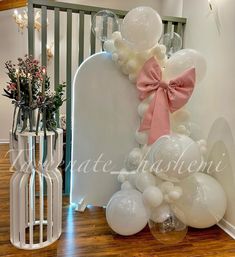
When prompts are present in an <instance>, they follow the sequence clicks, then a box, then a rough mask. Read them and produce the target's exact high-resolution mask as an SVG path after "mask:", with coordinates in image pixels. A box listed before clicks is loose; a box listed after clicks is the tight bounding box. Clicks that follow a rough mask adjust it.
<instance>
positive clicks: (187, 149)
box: [148, 134, 202, 182]
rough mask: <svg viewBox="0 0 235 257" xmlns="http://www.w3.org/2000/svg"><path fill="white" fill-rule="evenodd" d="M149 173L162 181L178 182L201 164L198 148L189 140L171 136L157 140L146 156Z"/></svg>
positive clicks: (182, 136)
mask: <svg viewBox="0 0 235 257" xmlns="http://www.w3.org/2000/svg"><path fill="white" fill-rule="evenodd" d="M148 160H149V162H150V165H151V171H153V172H154V174H155V175H157V176H159V177H160V178H162V179H164V180H168V181H171V182H179V181H180V180H182V179H184V178H186V177H188V176H189V175H191V174H193V173H194V172H197V171H199V169H200V166H201V164H202V156H201V152H200V148H199V146H198V144H197V143H196V142H194V141H193V140H192V139H191V138H189V137H187V136H185V135H180V134H172V135H166V136H162V137H161V138H159V139H158V140H157V141H156V142H155V143H154V144H153V145H152V146H151V150H150V153H149V155H148Z"/></svg>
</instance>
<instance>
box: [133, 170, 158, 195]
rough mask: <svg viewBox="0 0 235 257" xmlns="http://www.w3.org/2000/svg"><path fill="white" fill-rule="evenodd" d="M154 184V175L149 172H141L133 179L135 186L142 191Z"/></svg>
mask: <svg viewBox="0 0 235 257" xmlns="http://www.w3.org/2000/svg"><path fill="white" fill-rule="evenodd" d="M155 185H156V179H155V176H154V175H153V174H151V173H150V172H142V173H139V174H137V176H136V180H135V186H136V188H137V189H138V190H139V191H141V192H144V190H145V189H146V188H148V187H149V186H155Z"/></svg>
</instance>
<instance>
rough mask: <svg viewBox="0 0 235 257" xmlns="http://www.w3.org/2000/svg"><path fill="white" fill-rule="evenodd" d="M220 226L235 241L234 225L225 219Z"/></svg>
mask: <svg viewBox="0 0 235 257" xmlns="http://www.w3.org/2000/svg"><path fill="white" fill-rule="evenodd" d="M218 226H219V227H220V228H221V229H222V230H223V231H224V232H226V233H227V234H228V235H229V236H231V237H232V238H233V239H235V226H234V225H232V224H231V223H230V222H228V221H227V220H225V219H222V220H221V221H220V222H219V223H218Z"/></svg>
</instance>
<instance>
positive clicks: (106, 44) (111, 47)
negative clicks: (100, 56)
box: [104, 40, 116, 53]
mask: <svg viewBox="0 0 235 257" xmlns="http://www.w3.org/2000/svg"><path fill="white" fill-rule="evenodd" d="M104 50H105V51H106V52H108V53H113V52H114V51H115V50H116V48H115V46H114V43H113V40H106V41H105V42H104Z"/></svg>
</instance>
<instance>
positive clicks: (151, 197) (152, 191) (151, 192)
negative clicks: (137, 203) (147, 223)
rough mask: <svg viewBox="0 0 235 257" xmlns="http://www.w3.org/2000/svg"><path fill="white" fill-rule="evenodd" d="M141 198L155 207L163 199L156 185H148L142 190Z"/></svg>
mask: <svg viewBox="0 0 235 257" xmlns="http://www.w3.org/2000/svg"><path fill="white" fill-rule="evenodd" d="M143 200H144V203H145V204H147V205H148V206H150V207H152V208H156V207H158V206H159V205H160V204H161V203H162V201H163V195H162V191H161V190H160V189H159V188H158V187H156V186H149V187H147V188H146V189H145V190H144V192H143Z"/></svg>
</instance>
